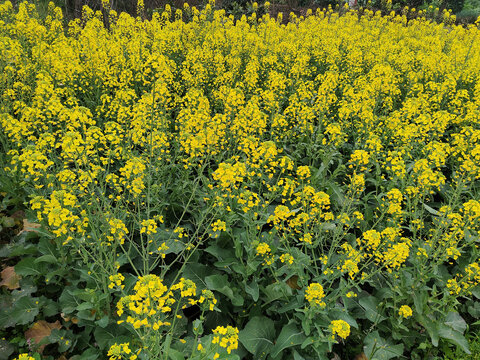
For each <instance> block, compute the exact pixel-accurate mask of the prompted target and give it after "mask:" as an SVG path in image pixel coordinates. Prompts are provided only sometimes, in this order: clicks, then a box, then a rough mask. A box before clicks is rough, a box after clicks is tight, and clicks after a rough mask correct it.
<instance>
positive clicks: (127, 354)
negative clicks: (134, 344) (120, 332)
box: [107, 343, 137, 360]
mask: <svg viewBox="0 0 480 360" xmlns="http://www.w3.org/2000/svg"><path fill="white" fill-rule="evenodd" d="M129 346H130V343H124V344H117V343H115V344H113V345H112V346H111V347H110V349H109V350H108V353H107V356H108V359H109V360H121V359H128V360H135V359H137V355H135V354H132V350H131V349H130V347H129Z"/></svg>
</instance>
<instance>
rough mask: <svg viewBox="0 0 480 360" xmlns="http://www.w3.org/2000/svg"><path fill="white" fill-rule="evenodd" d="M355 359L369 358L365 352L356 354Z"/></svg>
mask: <svg viewBox="0 0 480 360" xmlns="http://www.w3.org/2000/svg"><path fill="white" fill-rule="evenodd" d="M355 360H368V358H367V356H366V355H365V354H364V353H361V354H358V355H357V356H355Z"/></svg>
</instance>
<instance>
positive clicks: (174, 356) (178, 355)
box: [168, 348, 185, 360]
mask: <svg viewBox="0 0 480 360" xmlns="http://www.w3.org/2000/svg"><path fill="white" fill-rule="evenodd" d="M168 358H169V359H170V360H185V355H183V353H182V352H180V351H178V350H175V349H172V348H170V349H169V350H168Z"/></svg>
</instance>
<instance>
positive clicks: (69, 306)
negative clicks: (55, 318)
mask: <svg viewBox="0 0 480 360" xmlns="http://www.w3.org/2000/svg"><path fill="white" fill-rule="evenodd" d="M58 300H59V303H60V308H61V309H62V312H64V313H65V314H71V313H73V312H74V311H75V310H76V308H77V306H79V305H80V304H81V303H82V301H81V300H80V299H79V298H77V297H76V296H74V295H72V293H71V291H69V288H65V289H64V290H63V292H62V295H60V298H59V299H58Z"/></svg>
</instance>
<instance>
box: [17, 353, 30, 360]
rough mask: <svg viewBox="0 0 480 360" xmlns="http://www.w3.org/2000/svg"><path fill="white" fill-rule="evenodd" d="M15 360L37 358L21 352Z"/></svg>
mask: <svg viewBox="0 0 480 360" xmlns="http://www.w3.org/2000/svg"><path fill="white" fill-rule="evenodd" d="M15 360H35V358H34V357H32V356H30V355H28V354H20V355H18V357H17V358H15Z"/></svg>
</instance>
